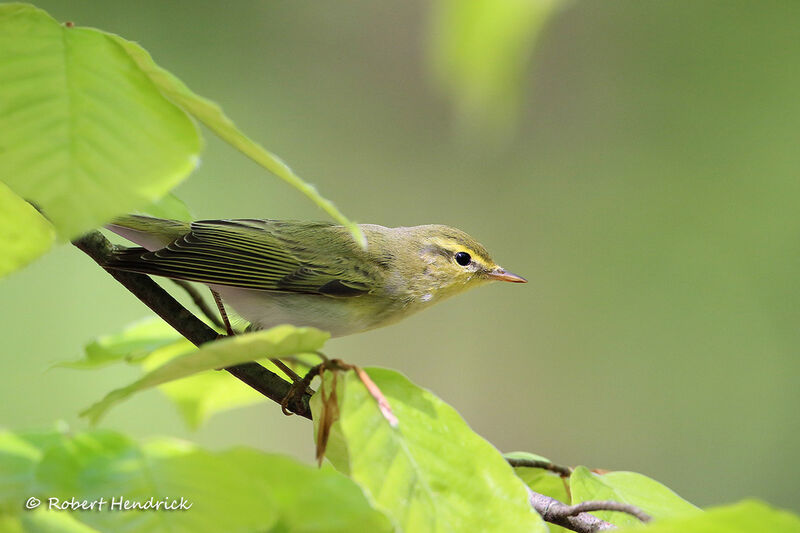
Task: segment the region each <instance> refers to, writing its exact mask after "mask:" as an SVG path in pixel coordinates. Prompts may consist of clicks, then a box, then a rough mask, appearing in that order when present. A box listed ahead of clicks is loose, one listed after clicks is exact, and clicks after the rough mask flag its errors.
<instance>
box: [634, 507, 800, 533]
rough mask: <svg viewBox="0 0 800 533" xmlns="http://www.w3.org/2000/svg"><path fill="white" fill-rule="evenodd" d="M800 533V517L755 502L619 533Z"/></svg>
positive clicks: (715, 509)
mask: <svg viewBox="0 0 800 533" xmlns="http://www.w3.org/2000/svg"><path fill="white" fill-rule="evenodd" d="M639 531H644V532H646V533H800V517H798V516H797V515H795V514H792V513H789V512H787V511H783V510H781V509H775V508H773V507H770V506H768V505H766V504H764V503H761V502H758V501H743V502H740V503H737V504H734V505H726V506H724V507H716V508H713V509H709V510H708V511H706V512H704V513H700V514H697V515H694V516H691V517H684V518H672V519H666V520H658V521H656V522H655V523H653V524H652V525H650V526H648V527H647V528H645V529H642V528H641V527H631V528H623V529H620V530H619V533H626V532H630V533H634V532H639Z"/></svg>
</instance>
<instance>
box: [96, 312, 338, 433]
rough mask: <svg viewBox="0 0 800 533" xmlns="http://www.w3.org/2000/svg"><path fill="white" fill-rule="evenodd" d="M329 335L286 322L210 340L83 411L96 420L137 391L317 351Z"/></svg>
mask: <svg viewBox="0 0 800 533" xmlns="http://www.w3.org/2000/svg"><path fill="white" fill-rule="evenodd" d="M329 337H330V335H329V334H328V333H325V332H323V331H319V330H317V329H314V328H295V327H293V326H289V325H284V326H277V327H275V328H272V329H268V330H264V331H256V332H254V333H247V334H244V335H237V336H235V337H228V338H225V339H221V340H218V341H214V342H210V343H207V344H204V345H203V346H201V347H200V348H199V349H198V350H197V351H195V352H192V353H189V354H186V355H183V356H180V357H176V358H174V359H172V360H170V361H168V362H167V363H166V364H164V365H162V366H159V367H158V368H155V369H154V370H152V371H150V372H149V373H147V374H146V375H145V376H143V377H142V378H141V379H139V380H137V381H135V382H133V383H131V384H130V385H128V386H127V387H122V388H120V389H116V390H114V391H111V392H110V393H109V394H107V395H106V397H105V398H103V399H102V400H101V401H99V402H97V403H96V404H94V405H92V406H91V407H89V408H88V409H86V410H85V411H84V412H83V413H81V414H82V416H86V417H88V418H89V419H90V420H91V422H92V423H95V422H97V420H99V418H100V417H101V416H102V415H103V414H104V413H105V412H106V411H107V410H108V409H109V408H110V407H111V406H113V405H115V404H116V403H119V402H120V401H122V400H124V399H125V398H127V397H129V396H130V395H132V394H134V393H136V392H139V391H142V390H145V389H149V388H151V387H155V386H157V385H161V384H163V383H167V382H169V381H174V380H176V379H180V378H185V377H187V376H191V375H194V374H197V373H199V372H202V371H204V370H212V369H216V368H224V367H227V366H232V365H237V364H240V363H244V362H247V361H254V360H257V359H262V358H265V357H269V358H278V357H285V356H289V355H292V354H296V353H305V352H315V351H317V350H319V349H320V348H322V345H323V344H324V343H325V341H326V340H327V339H328V338H329Z"/></svg>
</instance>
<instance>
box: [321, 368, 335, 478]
mask: <svg viewBox="0 0 800 533" xmlns="http://www.w3.org/2000/svg"><path fill="white" fill-rule="evenodd" d="M324 372H331V373H332V379H331V381H330V390H327V389H328V386H327V385H326V381H325V376H324ZM338 376H339V372H338V370H324V371H323V373H322V374H320V377H321V378H322V383H321V384H320V386H319V394H320V397H321V398H322V409H321V414H322V416H321V417H320V421H319V429H318V430H317V443H316V444H317V452H316V457H317V463H318V464H319V465H320V466H321V465H322V460H323V459H324V458H325V449H326V448H327V447H328V437H329V436H330V434H331V426H333V423H334V422H336V420H338V419H339V401H338V398H337V397H336V381H337V378H338Z"/></svg>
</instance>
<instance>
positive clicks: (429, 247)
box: [398, 224, 527, 301]
mask: <svg viewBox="0 0 800 533" xmlns="http://www.w3.org/2000/svg"><path fill="white" fill-rule="evenodd" d="M398 229H401V230H404V231H405V232H406V236H405V237H406V239H407V241H408V244H409V247H410V248H411V250H409V251H410V252H411V253H412V255H413V256H416V261H415V262H417V261H418V267H419V268H418V276H419V278H418V283H416V284H415V285H417V289H418V291H419V292H420V293H421V295H420V298H421V299H422V300H423V301H426V299H427V300H429V299H433V298H437V299H438V298H439V297H440V296H449V295H452V294H456V293H458V292H461V291H464V290H466V289H469V288H472V287H475V286H477V285H481V284H483V283H487V282H489V281H508V282H511V283H525V282H526V281H527V280H526V279H525V278H523V277H522V276H518V275H516V274H513V273H511V272H509V271H508V270H505V269H504V268H503V267H501V266H500V265H498V264H497V263H495V262H494V260H493V259H492V258H491V256H490V255H489V252H487V251H486V248H484V247H483V246H482V245H481V244H480V243H479V242H478V241H476V240H475V239H473V238H472V237H470V236H469V235H468V234H466V233H464V232H463V231H461V230H459V229H456V228H452V227H449V226H442V225H438V224H433V225H427V226H415V227H413V228H398Z"/></svg>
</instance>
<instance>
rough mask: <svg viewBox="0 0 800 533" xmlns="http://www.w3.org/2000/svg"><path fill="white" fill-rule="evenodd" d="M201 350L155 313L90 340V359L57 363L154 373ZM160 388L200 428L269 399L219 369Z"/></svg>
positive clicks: (188, 421)
mask: <svg viewBox="0 0 800 533" xmlns="http://www.w3.org/2000/svg"><path fill="white" fill-rule="evenodd" d="M196 351H197V347H195V346H194V345H193V344H192V343H191V342H189V341H188V340H186V339H185V338H183V337H182V336H181V335H180V334H179V333H178V332H176V331H175V330H174V329H173V328H172V327H171V326H170V325H169V324H167V323H166V322H164V321H163V320H161V319H160V318H157V317H149V318H146V319H144V320H140V321H137V322H135V323H133V324H131V325H129V326H128V327H126V328H124V329H123V330H122V331H120V332H118V333H113V334H110V335H104V336H102V337H100V338H98V339H96V340H94V341H92V342H91V343H89V344H87V345H86V348H85V357H84V358H82V359H78V360H75V361H66V362H60V363H56V364H55V365H54V366H55V367H65V368H73V369H81V370H91V369H95V368H98V367H101V366H105V365H108V364H112V363H126V364H130V365H134V366H137V367H139V368H141V369H143V370H144V371H145V372H148V371H152V370H155V369H156V368H158V367H159V366H162V365H164V364H166V363H167V362H169V361H170V360H172V359H175V358H176V357H181V356H184V355H188V354H190V353H192V352H196ZM302 355H305V354H301V357H302ZM314 357H316V356H314ZM260 363H261V364H263V365H264V366H266V367H267V368H269V369H270V370H272V371H273V372H276V373H279V375H280V372H281V371H280V370H278V368H277V367H275V366H274V365H273V364H272V363H271V362H270V361H269V360H264V361H260ZM158 388H159V390H161V392H163V393H164V394H165V395H166V396H167V397H168V398H169V399H170V400H172V402H173V403H174V404H175V405H176V407H177V408H178V411H179V413H180V414H181V416H182V417H183V419H184V420H185V421H186V423H187V424H188V425H189V427H191V428H197V427H199V426H200V425H201V424H202V423H203V422H205V421H206V420H207V419H208V418H209V417H211V416H212V415H213V414H215V413H218V412H220V411H224V410H227V409H234V408H236V407H242V406H245V405H251V404H254V403H260V402H263V401H265V398H264V396H263V395H261V394H259V393H257V392H256V391H254V390H253V389H251V388H250V387H247V386H244V385H243V384H242V383H241V382H240V381H238V380H236V379H235V378H233V377H231V376H230V375H229V374H228V373H227V372H218V371H216V370H209V371H206V372H201V373H199V374H195V375H192V376H189V377H186V378H183V379H178V380H176V381H170V382H168V383H163V384H161V385H159V386H158Z"/></svg>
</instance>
